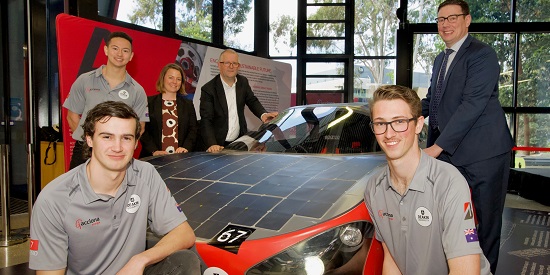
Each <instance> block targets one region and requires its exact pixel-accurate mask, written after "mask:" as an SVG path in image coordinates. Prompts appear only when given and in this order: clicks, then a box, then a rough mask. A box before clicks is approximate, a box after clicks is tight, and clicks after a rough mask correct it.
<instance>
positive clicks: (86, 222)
mask: <svg viewBox="0 0 550 275" xmlns="http://www.w3.org/2000/svg"><path fill="white" fill-rule="evenodd" d="M100 223H101V220H100V219H99V217H96V218H91V219H87V220H82V219H76V222H75V224H74V226H76V228H78V229H82V228H83V227H85V226H88V225H91V226H96V225H98V224H100Z"/></svg>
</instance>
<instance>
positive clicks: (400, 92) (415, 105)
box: [369, 85, 422, 118]
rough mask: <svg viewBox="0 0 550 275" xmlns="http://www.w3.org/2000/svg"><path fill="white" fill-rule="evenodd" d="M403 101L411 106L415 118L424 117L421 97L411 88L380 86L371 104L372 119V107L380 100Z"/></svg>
mask: <svg viewBox="0 0 550 275" xmlns="http://www.w3.org/2000/svg"><path fill="white" fill-rule="evenodd" d="M395 99H401V100H403V101H405V102H406V103H407V105H409V107H410V108H411V114H412V116H413V117H416V118H417V117H420V116H422V103H420V97H418V93H417V92H416V91H414V90H413V89H411V88H408V87H405V86H399V85H386V86H380V87H379V88H378V89H376V91H374V94H373V95H372V99H371V100H370V102H369V106H370V114H371V117H372V109H373V108H372V107H374V104H375V103H376V102H378V101H380V100H395Z"/></svg>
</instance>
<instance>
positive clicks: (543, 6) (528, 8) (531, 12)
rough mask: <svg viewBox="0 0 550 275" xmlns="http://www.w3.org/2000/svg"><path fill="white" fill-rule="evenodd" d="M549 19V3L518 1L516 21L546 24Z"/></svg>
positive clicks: (529, 0) (530, 0)
mask: <svg viewBox="0 0 550 275" xmlns="http://www.w3.org/2000/svg"><path fill="white" fill-rule="evenodd" d="M549 19H550V1H532V0H519V1H518V3H517V12H516V21H518V22H548V20H549Z"/></svg>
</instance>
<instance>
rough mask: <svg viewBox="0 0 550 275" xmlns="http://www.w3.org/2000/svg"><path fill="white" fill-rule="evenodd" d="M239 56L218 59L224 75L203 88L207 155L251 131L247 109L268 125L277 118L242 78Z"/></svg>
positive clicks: (227, 54)
mask: <svg viewBox="0 0 550 275" xmlns="http://www.w3.org/2000/svg"><path fill="white" fill-rule="evenodd" d="M239 67H240V63H239V55H238V54H237V52H235V51H234V50H231V49H227V50H224V51H223V52H222V53H221V54H220V58H219V59H218V68H219V69H220V74H219V75H217V76H215V77H214V78H213V79H212V80H210V81H209V82H208V83H206V84H205V85H204V86H202V88H201V99H200V115H201V123H200V133H201V136H202V140H203V143H204V146H205V147H206V148H207V150H206V151H207V152H218V151H220V150H222V149H223V147H224V146H226V145H227V144H229V143H231V142H232V141H234V140H235V139H237V138H238V137H240V136H242V135H244V134H245V133H246V132H247V131H248V129H247V126H246V119H245V116H244V106H245V105H246V106H248V108H249V109H250V111H251V112H252V113H253V114H254V115H256V116H257V117H258V118H260V119H261V120H262V122H263V123H266V122H268V121H270V120H271V119H273V118H274V117H276V116H277V114H278V113H277V112H271V113H268V112H267V111H266V110H265V108H264V107H263V106H262V104H261V103H260V101H259V100H258V98H257V97H256V96H255V95H254V92H252V89H251V88H250V85H249V84H248V80H247V79H246V77H244V76H241V75H239V74H238V72H239Z"/></svg>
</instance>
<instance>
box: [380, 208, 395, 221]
mask: <svg viewBox="0 0 550 275" xmlns="http://www.w3.org/2000/svg"><path fill="white" fill-rule="evenodd" d="M378 217H380V218H381V219H384V217H387V218H388V219H390V221H393V214H392V213H388V212H384V210H378Z"/></svg>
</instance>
